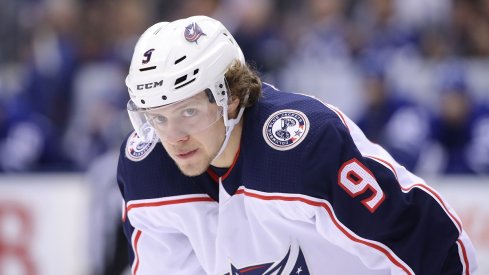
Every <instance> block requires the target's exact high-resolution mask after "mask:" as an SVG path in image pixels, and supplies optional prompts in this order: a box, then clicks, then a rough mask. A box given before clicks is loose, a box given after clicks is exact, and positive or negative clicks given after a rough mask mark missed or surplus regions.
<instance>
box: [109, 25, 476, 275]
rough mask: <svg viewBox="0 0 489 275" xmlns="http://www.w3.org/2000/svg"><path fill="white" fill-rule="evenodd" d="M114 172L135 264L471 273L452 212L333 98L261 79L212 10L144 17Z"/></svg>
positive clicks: (219, 269)
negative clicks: (149, 20)
mask: <svg viewBox="0 0 489 275" xmlns="http://www.w3.org/2000/svg"><path fill="white" fill-rule="evenodd" d="M126 84H127V86H128V88H129V94H130V98H131V99H130V101H129V103H128V106H127V108H128V112H129V116H130V118H131V122H132V124H133V126H134V129H135V131H134V132H133V133H131V134H130V135H129V136H128V138H127V140H126V141H125V142H124V143H123V145H122V147H121V153H120V158H119V165H118V183H119V187H120V190H121V192H122V195H123V197H124V217H123V219H124V228H125V233H126V235H127V238H128V241H129V243H130V245H131V248H130V258H131V263H132V272H133V274H185V275H188V274H299V275H304V274H415V273H416V274H472V273H474V272H475V270H476V262H475V254H474V248H473V246H472V244H471V242H470V240H469V238H468V237H467V234H466V232H465V231H464V229H463V227H462V224H461V223H460V220H459V218H458V217H457V215H456V214H455V213H454V211H453V210H452V209H451V208H450V206H449V205H448V204H447V203H446V202H445V201H444V200H443V199H442V198H441V196H440V195H439V194H438V193H437V192H436V191H434V190H433V189H432V188H431V187H429V186H428V185H427V184H426V183H425V182H424V181H423V180H422V179H421V178H419V177H417V176H415V175H413V174H412V173H410V172H409V171H407V170H406V169H405V168H404V167H402V166H400V165H399V164H398V163H397V162H396V161H395V160H394V159H392V157H391V156H390V155H389V154H388V153H387V152H386V151H385V150H384V149H382V148H381V147H380V146H378V145H375V144H373V143H371V142H369V140H368V139H367V138H366V137H365V136H364V134H363V133H362V132H361V131H360V130H359V128H358V127H357V126H356V125H355V124H354V123H353V122H352V121H351V120H350V119H349V118H348V117H346V116H345V115H344V114H343V113H342V112H341V111H340V110H338V109H337V108H335V107H333V106H330V105H327V104H324V103H322V102H320V101H318V100H316V99H314V98H311V97H307V96H304V95H298V94H293V93H285V92H280V91H278V90H277V89H275V88H274V87H273V86H271V85H268V84H264V83H263V84H262V83H261V81H260V78H259V77H258V76H257V74H256V72H255V71H254V70H252V69H250V67H249V66H248V65H247V64H246V62H245V60H244V57H243V54H242V52H241V50H240V48H239V46H238V45H237V44H236V41H235V40H234V39H233V37H232V36H231V34H230V33H229V32H228V31H227V30H226V28H225V27H224V26H223V25H222V24H221V23H220V22H218V21H216V20H214V19H211V18H209V17H205V16H195V17H190V18H186V19H181V20H177V21H174V22H170V23H169V22H162V23H158V24H155V25H153V26H151V27H150V28H149V29H148V30H146V31H145V32H144V33H143V34H142V36H141V38H140V39H139V41H138V43H137V45H136V47H135V50H134V56H133V58H132V63H131V67H130V70H129V75H128V76H127V79H126Z"/></svg>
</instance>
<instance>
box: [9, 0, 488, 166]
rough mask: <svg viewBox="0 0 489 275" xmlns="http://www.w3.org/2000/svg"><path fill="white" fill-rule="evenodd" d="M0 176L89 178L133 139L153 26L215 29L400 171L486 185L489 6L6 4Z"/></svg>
mask: <svg viewBox="0 0 489 275" xmlns="http://www.w3.org/2000/svg"><path fill="white" fill-rule="evenodd" d="M0 6H1V9H0V18H1V19H0V20H1V22H0V40H1V41H2V43H1V44H0V150H1V152H2V154H1V155H0V171H2V172H32V171H35V172H44V171H86V170H87V169H89V167H90V165H91V163H93V161H94V159H96V158H97V157H99V156H101V155H103V154H104V153H106V152H108V151H110V150H111V149H113V148H114V147H117V146H118V145H119V144H120V142H121V141H122V139H123V137H124V136H125V134H126V133H127V132H128V131H129V130H130V124H129V123H128V120H127V116H126V115H125V113H124V109H125V104H126V103H127V100H128V96H127V93H126V88H125V86H124V77H125V75H126V73H127V70H128V65H129V60H130V58H131V51H132V49H133V47H134V44H135V42H136V41H137V38H138V35H139V34H140V33H141V32H142V31H143V30H144V29H145V28H147V27H148V26H149V25H150V24H153V23H155V22H158V21H163V20H165V21H171V20H174V19H177V18H181V17H186V16H190V15H196V14H205V15H210V16H213V17H215V18H217V19H219V20H221V21H222V22H224V24H225V25H226V26H227V27H228V28H229V29H230V31H231V32H232V33H233V34H234V35H235V37H236V39H237V40H238V43H239V44H240V45H241V47H242V48H243V50H244V53H245V56H246V58H247V59H248V60H249V61H251V62H253V63H254V64H255V65H256V67H257V68H258V70H259V71H260V73H261V74H262V76H263V78H264V79H265V81H267V82H271V83H273V84H275V85H276V86H277V87H279V88H281V89H282V90H287V91H293V92H300V93H305V94H310V95H313V96H316V97H318V98H319V99H321V100H323V101H325V102H328V103H331V104H333V105H336V106H338V107H340V108H341V109H342V110H343V111H344V112H345V113H346V114H348V115H349V116H350V117H351V118H352V119H353V120H354V121H356V122H357V123H358V124H359V126H360V127H361V128H362V129H363V130H364V131H365V133H366V134H367V136H368V137H369V138H370V139H371V140H372V141H374V142H376V143H379V144H381V145H383V146H385V147H386V148H387V149H389V150H390V152H391V153H392V154H393V155H394V157H396V158H397V159H398V160H399V161H400V162H401V163H402V164H403V165H405V166H406V167H408V168H410V169H412V170H414V171H416V172H420V173H431V174H447V173H448V174H450V173H457V174H488V173H489V140H488V138H485V137H486V136H489V118H488V109H489V108H488V102H489V78H488V77H487V76H488V75H489V58H488V57H489V1H488V0H432V1H428V2H426V1H422V0H410V1H402V0H367V1H360V0H345V1H340V0H306V1H293V0H287V1H283V0H282V1H279V0H184V1H177V0H167V1H156V0H144V1H135V0H123V1H113V0H100V1H94V0H0Z"/></svg>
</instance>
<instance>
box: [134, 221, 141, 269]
mask: <svg viewBox="0 0 489 275" xmlns="http://www.w3.org/2000/svg"><path fill="white" fill-rule="evenodd" d="M140 237H141V231H139V230H137V232H136V236H135V237H134V241H133V244H132V247H134V266H133V271H132V274H133V275H136V272H137V271H138V268H139V252H138V242H139V238H140Z"/></svg>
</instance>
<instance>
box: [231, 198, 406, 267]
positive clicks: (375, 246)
mask: <svg viewBox="0 0 489 275" xmlns="http://www.w3.org/2000/svg"><path fill="white" fill-rule="evenodd" d="M236 194H242V195H245V196H248V197H252V198H257V199H261V200H279V201H299V202H303V203H305V204H308V205H312V206H316V207H322V208H324V210H326V212H327V213H328V215H329V217H330V218H331V221H332V222H333V223H334V225H335V226H336V227H337V228H338V229H339V230H340V231H341V232H342V233H343V234H344V235H345V236H347V237H348V238H349V239H350V240H352V241H354V242H357V243H361V244H364V245H366V246H369V247H371V248H374V249H376V250H378V251H380V252H382V254H384V255H385V256H387V258H388V259H389V260H390V261H391V262H392V263H393V264H394V265H396V266H397V267H399V268H401V269H402V270H404V272H406V273H407V274H413V273H411V271H410V268H408V267H406V266H405V265H404V264H403V263H401V262H399V261H398V260H397V259H396V258H395V257H394V256H393V255H392V254H391V252H389V251H388V250H387V249H385V248H383V247H381V246H379V245H377V244H375V243H370V242H368V241H365V240H362V239H359V238H357V237H355V236H353V235H352V234H351V233H350V232H348V231H347V230H346V229H345V228H343V226H342V225H341V224H340V222H339V221H338V220H336V218H335V216H334V214H333V210H332V209H331V208H330V207H329V206H328V205H327V204H326V203H324V202H317V201H312V200H308V199H305V198H301V197H285V196H277V195H270V196H268V195H267V196H265V195H261V194H256V193H252V192H250V191H247V190H244V189H238V191H237V192H236Z"/></svg>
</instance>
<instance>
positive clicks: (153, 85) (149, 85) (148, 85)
mask: <svg viewBox="0 0 489 275" xmlns="http://www.w3.org/2000/svg"><path fill="white" fill-rule="evenodd" d="M158 86H163V80H161V81H160V82H156V81H155V82H150V83H146V84H139V85H137V86H136V88H137V89H138V90H144V89H151V88H156V87H158Z"/></svg>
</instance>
